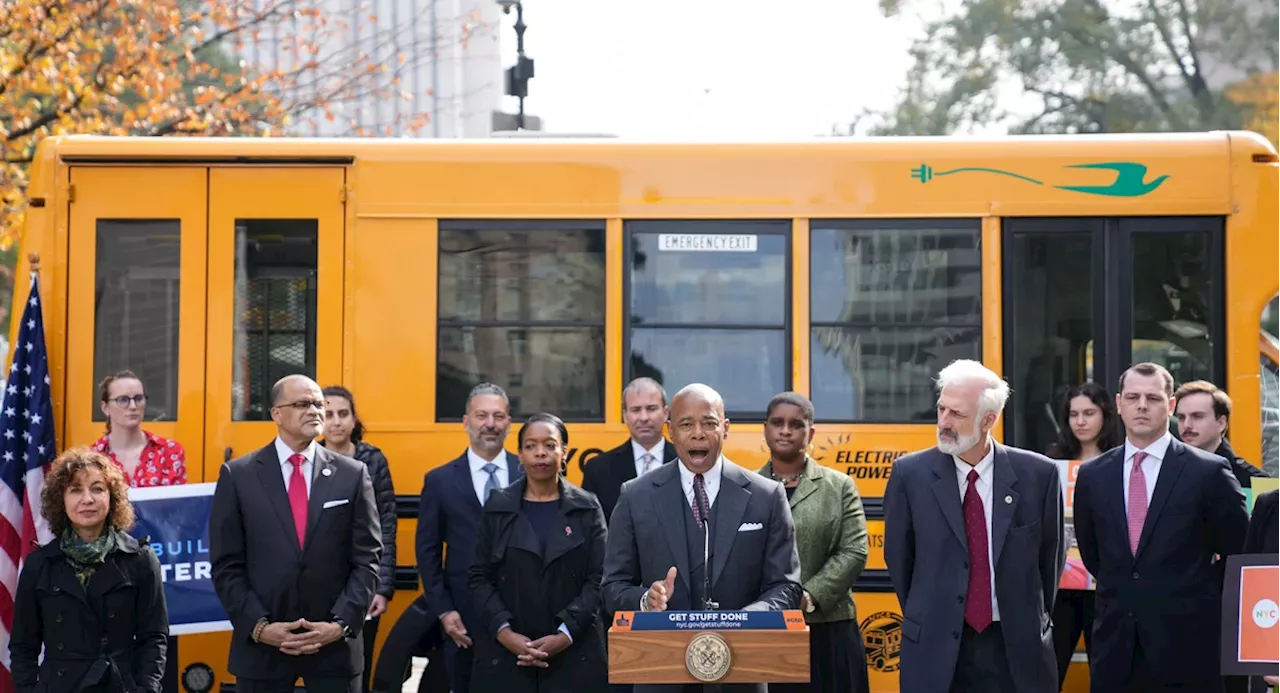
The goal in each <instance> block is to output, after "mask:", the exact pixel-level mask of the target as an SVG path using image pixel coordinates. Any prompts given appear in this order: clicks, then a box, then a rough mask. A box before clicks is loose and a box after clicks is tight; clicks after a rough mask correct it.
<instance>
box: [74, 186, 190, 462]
mask: <svg viewBox="0 0 1280 693" xmlns="http://www.w3.org/2000/svg"><path fill="white" fill-rule="evenodd" d="M69 182H70V185H71V187H70V189H69V191H68V198H69V199H70V204H69V210H68V212H69V228H68V234H69V239H68V242H69V246H68V247H69V251H68V252H67V268H66V273H67V292H68V296H67V360H66V363H67V371H66V379H65V384H66V393H65V397H66V399H65V400H64V401H65V403H66V405H65V409H64V411H65V417H66V429H65V431H64V432H63V434H62V435H61V436H60V437H59V441H58V442H59V445H60V447H62V448H63V449H65V448H68V447H73V446H78V445H92V444H93V443H94V442H95V441H97V440H98V438H99V437H101V436H102V435H103V434H104V433H105V432H106V417H105V414H104V412H103V404H104V403H103V402H102V398H101V397H100V396H99V393H98V384H99V383H100V382H102V380H103V378H105V377H107V376H108V375H111V374H112V373H115V372H117V371H121V370H131V371H133V372H134V373H135V374H136V375H137V376H138V377H139V378H140V379H141V380H142V382H143V385H144V386H145V390H146V397H147V400H146V402H145V407H146V413H145V416H144V421H143V424H142V426H143V429H144V430H147V431H150V432H152V433H155V434H157V435H160V436H164V437H166V438H170V439H173V440H176V441H178V442H179V443H182V444H183V446H184V447H185V448H186V453H187V467H188V475H189V477H190V478H189V481H191V482H193V483H194V482H198V481H200V480H201V478H200V474H201V470H202V468H203V467H202V464H203V463H202V459H201V457H202V453H203V451H204V437H203V429H204V382H205V379H204V363H205V353H204V350H205V338H204V337H205V335H204V332H205V314H204V308H205V249H206V247H207V242H206V241H207V235H206V232H207V224H206V222H207V219H206V213H207V209H208V205H207V202H208V201H207V188H206V169H205V168H203V167H154V166H152V167H148V168H140V167H139V168H133V167H122V166H73V167H72V168H71V171H70V181H69ZM107 406H114V405H113V404H110V403H108V404H107ZM126 406H128V405H126Z"/></svg>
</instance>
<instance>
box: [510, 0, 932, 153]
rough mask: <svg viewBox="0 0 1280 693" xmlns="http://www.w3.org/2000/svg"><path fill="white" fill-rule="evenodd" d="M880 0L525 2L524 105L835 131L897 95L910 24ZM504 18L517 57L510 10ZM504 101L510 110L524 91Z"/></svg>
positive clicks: (565, 117)
mask: <svg viewBox="0 0 1280 693" xmlns="http://www.w3.org/2000/svg"><path fill="white" fill-rule="evenodd" d="M877 5H878V3H877V2H876V1H875V0H787V2H765V1H764V0H739V1H738V2H728V1H725V0H525V2H524V6H525V23H526V24H527V25H528V30H527V31H526V33H525V52H526V54H528V55H529V56H530V57H532V58H533V59H534V60H535V61H536V70H537V75H536V77H535V78H534V79H533V80H532V81H531V82H530V85H529V98H528V99H527V100H526V101H525V110H526V112H528V113H531V114H534V115H537V116H540V117H542V118H543V122H544V128H545V129H546V130H549V131H554V132H561V133H564V132H591V133H606V134H613V135H620V136H627V137H640V138H659V139H689V138H698V139H707V138H732V139H743V138H760V137H763V138H790V137H808V136H813V135H826V134H829V133H830V132H831V128H832V126H833V125H840V126H843V125H845V124H847V123H848V122H849V121H850V120H851V119H852V118H853V116H854V115H855V114H857V113H858V112H859V111H860V110H861V109H863V108H885V107H887V106H889V105H890V104H891V103H892V100H893V97H894V94H895V92H896V89H897V88H898V86H899V85H900V84H901V83H902V80H903V75H904V74H905V71H906V69H907V68H908V66H909V56H908V55H907V49H908V47H909V38H910V36H911V35H912V32H913V31H914V26H913V24H912V23H910V22H906V21H900V20H887V19H884V18H883V17H882V16H881V15H880V13H879V10H878V9H877ZM503 19H504V26H503V28H502V29H501V30H500V31H501V32H502V34H501V37H502V38H501V42H502V61H503V65H504V66H505V65H510V64H512V63H513V62H514V60H515V32H514V30H513V29H511V25H512V24H513V23H514V21H515V12H512V13H511V15H510V16H508V17H504V18H503ZM506 101H507V102H508V103H505V104H504V107H503V108H504V110H507V111H511V112H514V111H515V99H512V98H508V99H506Z"/></svg>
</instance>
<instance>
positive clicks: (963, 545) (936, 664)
mask: <svg viewBox="0 0 1280 693" xmlns="http://www.w3.org/2000/svg"><path fill="white" fill-rule="evenodd" d="M993 445H994V447H995V449H994V451H993V453H992V456H993V465H992V493H991V498H992V503H991V504H992V506H993V507H992V508H990V509H989V512H990V513H991V536H990V546H991V558H992V560H991V563H992V568H993V570H994V572H995V598H996V601H997V602H998V603H999V605H1000V628H1001V631H1002V633H1003V636H1004V646H1005V654H1006V657H1007V659H1008V662H1009V673H1010V675H1011V676H1012V678H1013V682H1014V684H1015V685H1016V687H1017V690H1018V691H1019V692H1023V691H1026V692H1028V693H1035V692H1044V693H1056V691H1057V690H1058V665H1057V659H1056V657H1055V656H1054V652H1053V630H1052V628H1051V621H1050V618H1051V614H1052V612H1053V601H1054V597H1055V596H1056V594H1057V589H1058V579H1059V576H1061V575H1062V566H1063V563H1064V561H1065V560H1066V550H1065V547H1064V542H1063V530H1064V527H1063V517H1062V505H1063V500H1062V484H1061V481H1060V480H1059V477H1058V467H1057V465H1056V464H1054V463H1053V462H1052V461H1051V460H1049V458H1047V457H1045V456H1043V455H1040V454H1037V453H1034V452H1028V451H1026V450H1020V449H1018V448H1011V447H1005V446H1004V445H1000V444H998V443H993ZM884 510H885V519H884V527H885V538H884V554H885V562H886V563H887V564H888V568H889V575H890V577H891V578H892V579H893V589H894V591H895V592H897V594H898V601H899V603H900V604H901V605H902V615H903V623H902V655H901V657H902V668H901V669H900V672H901V675H902V676H901V684H900V685H901V690H902V692H903V693H932V692H933V691H945V690H948V689H949V688H950V686H951V680H952V676H953V674H954V673H955V666H956V658H957V655H958V653H959V651H960V635H961V633H962V631H963V628H964V607H965V605H964V597H965V594H966V592H967V590H968V586H969V570H968V562H969V548H968V545H969V544H968V539H967V537H966V535H965V530H964V517H963V511H962V502H961V494H960V485H959V482H958V480H957V477H956V465H955V460H954V458H952V456H951V455H948V454H946V453H943V452H941V451H939V450H938V449H937V448H936V447H935V448H930V449H928V450H924V451H921V452H916V453H912V454H910V455H906V456H904V457H901V458H899V459H898V460H897V461H896V462H895V463H894V465H893V471H892V472H891V473H890V475H889V484H888V486H887V487H886V488H885V493H884ZM1094 649H1095V650H1096V649H1097V647H1096V645H1095V648H1094Z"/></svg>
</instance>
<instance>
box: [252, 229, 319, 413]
mask: <svg viewBox="0 0 1280 693" xmlns="http://www.w3.org/2000/svg"><path fill="white" fill-rule="evenodd" d="M319 234H320V230H319V224H318V222H317V221H316V220H315V219H237V220H236V278H235V296H236V297H235V333H234V348H235V352H234V353H235V361H234V363H233V365H232V373H233V384H232V390H231V392H232V395H231V397H232V399H231V420H232V421H270V420H271V386H272V385H273V384H275V382H276V381H277V380H279V379H280V378H283V377H284V376H286V375H291V374H295V373H298V374H302V375H305V376H307V377H309V378H315V377H316V277H317V273H318V262H319V239H320V235H319Z"/></svg>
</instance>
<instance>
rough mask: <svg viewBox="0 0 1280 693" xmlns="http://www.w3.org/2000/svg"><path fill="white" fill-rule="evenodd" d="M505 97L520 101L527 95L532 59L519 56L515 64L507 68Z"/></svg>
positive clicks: (531, 76) (531, 74) (531, 73)
mask: <svg viewBox="0 0 1280 693" xmlns="http://www.w3.org/2000/svg"><path fill="white" fill-rule="evenodd" d="M506 75H507V88H506V91H507V96H515V97H519V98H521V99H523V98H525V97H527V96H528V95H529V80H531V79H533V58H526V57H525V56H520V57H519V58H518V59H517V60H516V64H515V65H512V66H511V67H508V68H507V72H506Z"/></svg>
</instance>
